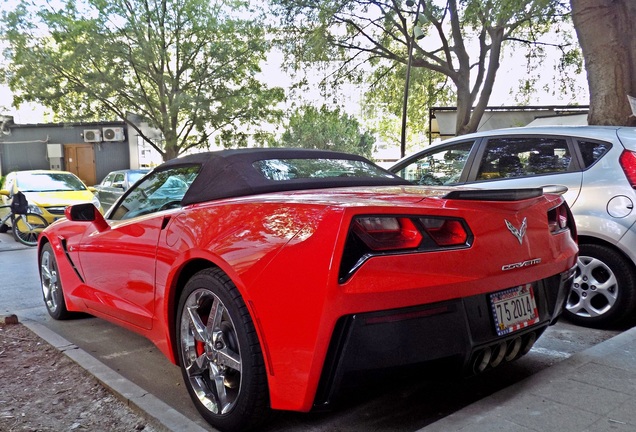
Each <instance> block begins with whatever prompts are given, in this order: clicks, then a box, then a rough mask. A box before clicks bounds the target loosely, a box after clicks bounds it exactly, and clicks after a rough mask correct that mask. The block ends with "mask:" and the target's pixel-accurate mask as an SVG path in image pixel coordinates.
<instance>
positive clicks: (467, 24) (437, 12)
mask: <svg viewBox="0 0 636 432" xmlns="http://www.w3.org/2000/svg"><path fill="white" fill-rule="evenodd" d="M271 2H272V4H273V5H275V7H276V9H275V10H276V12H277V16H278V17H279V18H280V20H281V22H282V23H283V26H284V29H283V30H282V31H281V35H282V36H284V37H281V46H282V47H283V48H284V49H285V52H286V54H287V55H288V57H287V58H288V62H289V64H290V65H291V66H292V67H297V68H300V67H304V66H306V65H307V64H308V63H309V62H313V61H315V60H316V57H315V52H317V51H318V50H321V49H322V47H324V46H329V47H331V48H330V50H331V51H330V55H332V57H331V59H332V60H336V61H340V62H341V63H340V64H341V67H340V68H339V70H338V72H337V73H335V74H334V82H335V83H336V84H338V83H339V82H341V81H343V80H352V81H354V82H356V81H361V80H365V81H366V82H367V83H370V84H371V92H377V89H379V88H381V87H382V86H383V85H386V86H388V87H389V89H388V90H387V91H381V92H380V94H372V95H371V96H369V97H368V98H367V101H369V102H370V103H373V104H375V105H376V107H377V105H378V104H380V103H384V104H386V106H387V107H388V112H389V113H395V109H394V107H393V105H394V104H395V102H396V100H397V101H399V102H400V103H401V100H402V99H401V98H399V97H398V95H397V94H396V93H397V92H396V91H395V90H396V89H398V87H399V86H398V83H399V79H398V77H399V76H400V75H399V74H398V73H397V71H398V70H399V69H400V68H401V69H402V70H403V68H404V66H405V65H407V63H408V60H409V52H410V49H409V48H410V47H412V48H413V49H412V68H413V69H426V70H428V71H429V73H422V74H413V78H412V84H413V87H414V89H415V90H414V91H413V98H412V99H411V100H410V101H409V110H410V105H411V104H414V105H416V106H425V107H426V108H425V109H427V108H428V106H430V105H439V104H445V103H446V102H448V101H450V100H451V98H452V99H453V100H454V102H455V103H456V104H457V108H458V110H457V111H458V122H457V125H456V126H457V133H466V132H471V131H474V130H476V128H477V126H478V124H479V120H480V119H481V116H482V115H483V112H484V109H485V108H486V106H487V104H488V101H489V99H490V95H491V94H492V91H493V88H494V85H495V78H496V75H497V71H498V69H499V66H500V61H501V59H502V50H503V49H504V48H506V49H511V50H519V49H523V50H526V49H528V50H532V49H533V48H535V47H541V50H537V51H535V52H534V53H533V54H532V59H533V61H536V62H538V63H540V62H541V60H542V59H543V57H544V56H545V54H546V51H545V50H547V49H548V47H552V48H554V45H559V47H560V48H562V49H563V48H564V47H563V46H561V45H562V44H566V43H568V41H567V40H565V42H562V41H554V40H550V41H547V42H546V41H542V40H541V38H542V37H543V36H544V35H546V34H547V33H548V32H549V31H552V30H554V29H555V28H559V26H560V25H561V24H562V23H563V22H565V21H566V20H567V19H568V16H567V15H568V12H569V11H568V9H567V6H566V5H564V3H563V2H562V1H561V0H445V1H443V0H418V1H416V4H415V6H412V7H408V6H407V5H406V2H405V1H395V2H385V1H382V0H370V1H369V0H331V1H324V2H323V1H320V2H319V1H309V2H308V1H306V0H271ZM416 17H417V19H416ZM415 25H416V26H417V27H418V32H419V30H421V31H422V34H423V38H422V39H421V40H414V37H413V35H414V26H415ZM564 51H565V50H564ZM403 76H404V75H402V77H403ZM402 80H404V78H402ZM402 82H404V81H402ZM451 87H452V88H451ZM424 92H426V94H425V93H424ZM473 108H474V109H473ZM413 114H414V116H415V119H414V120H417V118H418V115H417V113H413ZM411 120H413V119H411ZM412 126H414V127H418V124H414V125H412ZM418 130H420V131H421V130H423V126H422V124H421V123H420V124H419V129H418Z"/></svg>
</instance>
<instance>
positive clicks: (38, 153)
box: [0, 117, 156, 186]
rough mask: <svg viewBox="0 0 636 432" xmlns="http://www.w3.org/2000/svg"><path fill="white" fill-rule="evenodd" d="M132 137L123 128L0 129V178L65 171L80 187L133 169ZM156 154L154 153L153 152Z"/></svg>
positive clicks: (8, 123)
mask: <svg viewBox="0 0 636 432" xmlns="http://www.w3.org/2000/svg"><path fill="white" fill-rule="evenodd" d="M138 141H139V139H138V136H137V132H136V131H135V130H134V129H132V128H130V127H129V126H128V125H127V123H126V122H123V121H119V122H82V123H47V124H39V123H38V124H14V123H13V121H12V118H11V117H4V119H3V120H2V122H1V123H0V175H6V174H8V173H9V172H12V171H23V170H32V169H54V170H63V171H70V172H72V173H74V174H76V175H77V176H78V177H79V178H81V179H82V181H84V183H85V184H86V185H89V186H91V185H94V184H97V183H99V182H100V181H101V180H102V179H103V178H104V177H105V176H106V174H108V173H109V172H110V171H114V170H120V169H128V168H139V167H141V166H142V165H147V163H143V162H144V161H143V160H142V161H141V162H140V157H141V158H143V157H144V156H143V155H140V151H139V144H138ZM155 153H156V152H155Z"/></svg>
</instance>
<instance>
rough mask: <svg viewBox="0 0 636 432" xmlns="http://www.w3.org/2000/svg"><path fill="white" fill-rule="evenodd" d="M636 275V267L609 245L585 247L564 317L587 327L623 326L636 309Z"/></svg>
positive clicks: (580, 257)
mask: <svg viewBox="0 0 636 432" xmlns="http://www.w3.org/2000/svg"><path fill="white" fill-rule="evenodd" d="M635 302H636V275H635V274H634V269H633V266H632V264H631V263H630V262H629V261H628V260H627V259H626V258H625V257H624V256H623V255H621V254H620V253H618V252H617V251H615V250H614V249H611V248H609V247H607V246H603V245H596V244H582V245H580V246H579V261H578V266H577V269H576V275H575V277H574V284H573V286H572V290H571V291H570V294H569V296H568V299H567V301H566V303H565V310H564V316H565V317H566V318H567V319H568V320H569V321H571V322H573V323H575V324H579V325H583V326H587V327H599V328H602V327H607V326H610V325H617V324H620V323H621V322H622V321H623V320H624V319H626V318H627V317H628V315H629V314H630V313H632V311H633V310H634V304H635Z"/></svg>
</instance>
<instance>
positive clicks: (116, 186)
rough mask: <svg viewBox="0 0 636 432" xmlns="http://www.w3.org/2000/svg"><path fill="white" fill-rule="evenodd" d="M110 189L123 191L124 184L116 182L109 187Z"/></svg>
mask: <svg viewBox="0 0 636 432" xmlns="http://www.w3.org/2000/svg"><path fill="white" fill-rule="evenodd" d="M110 187H114V188H119V189H123V188H124V184H123V183H122V182H117V183H113V184H112V185H110Z"/></svg>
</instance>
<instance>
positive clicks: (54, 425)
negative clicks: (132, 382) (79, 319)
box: [0, 324, 160, 432]
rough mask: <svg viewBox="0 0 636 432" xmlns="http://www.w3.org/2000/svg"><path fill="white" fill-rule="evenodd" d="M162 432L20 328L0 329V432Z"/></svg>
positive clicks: (28, 331)
mask: <svg viewBox="0 0 636 432" xmlns="http://www.w3.org/2000/svg"><path fill="white" fill-rule="evenodd" d="M62 430H64V431H113V432H130V431H145V432H155V431H158V430H160V429H159V428H158V427H156V426H155V425H152V424H150V423H149V422H148V420H146V419H145V418H143V417H142V416H141V415H140V414H138V413H136V412H135V411H133V410H132V409H131V408H130V407H128V406H127V405H126V404H125V403H124V402H123V401H121V400H120V399H118V398H117V397H115V396H114V395H113V394H112V393H111V392H110V391H108V390H107V389H106V388H104V387H103V386H102V385H101V384H100V383H99V382H98V381H97V380H96V379H95V377H93V376H92V375H90V374H89V373H88V372H86V371H85V370H84V369H83V368H82V367H80V366H79V365H78V364H76V363H75V362H74V361H73V360H71V359H70V358H68V357H67V356H65V355H64V354H62V353H61V352H60V351H58V350H57V349H56V348H54V347H53V346H51V345H49V344H48V343H47V342H45V341H44V340H42V339H41V338H40V337H39V336H37V335H36V334H35V333H33V332H32V331H31V330H29V329H28V328H27V327H25V326H23V325H22V324H2V325H0V431H7V432H13V431H29V432H36V431H37V432H45V431H47V432H48V431H62Z"/></svg>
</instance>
